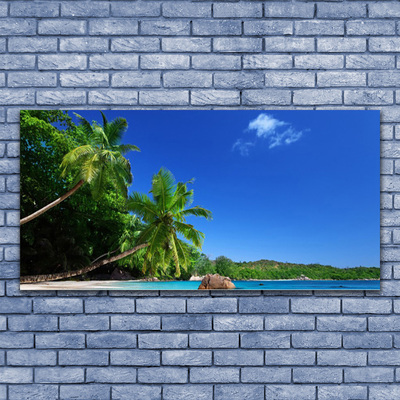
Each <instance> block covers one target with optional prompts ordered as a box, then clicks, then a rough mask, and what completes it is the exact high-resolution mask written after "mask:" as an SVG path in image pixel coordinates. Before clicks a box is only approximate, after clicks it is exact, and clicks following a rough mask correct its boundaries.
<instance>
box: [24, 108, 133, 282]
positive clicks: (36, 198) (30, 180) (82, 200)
mask: <svg viewBox="0 0 400 400" xmlns="http://www.w3.org/2000/svg"><path fill="white" fill-rule="evenodd" d="M20 132H21V216H22V217H24V216H27V215H30V214H31V213H33V212H34V211H36V210H38V209H39V208H41V207H43V206H45V205H46V204H48V203H50V202H51V201H53V200H55V199H56V198H57V197H59V196H60V195H62V194H64V193H65V192H66V191H67V190H68V189H69V188H70V187H71V186H72V185H73V182H74V180H75V179H76V178H75V176H74V175H73V174H72V173H67V172H66V173H65V174H64V175H63V176H61V169H60V164H61V162H62V160H63V158H64V156H65V155H66V154H68V153H69V152H71V151H72V150H73V149H75V148H77V147H79V146H84V145H86V144H88V143H91V140H92V139H91V137H90V132H89V130H88V129H84V128H83V126H81V125H79V126H76V125H74V124H73V122H72V120H71V118H70V116H69V115H68V113H66V112H62V111H57V110H50V111H37V110H29V111H21V128H20ZM114 136H115V134H114ZM114 136H113V137H114ZM113 140H114V139H113ZM71 172H74V171H71ZM125 206H126V204H125V198H124V195H123V194H121V193H120V192H118V191H115V190H114V189H113V186H112V184H111V182H107V184H106V191H105V193H104V194H103V196H102V197H101V200H99V201H96V200H95V199H94V198H93V197H92V196H91V190H90V188H89V187H88V186H87V185H84V186H82V187H81V188H80V189H79V190H78V191H77V192H75V194H74V195H73V196H71V197H69V198H68V199H67V200H65V201H64V202H62V203H61V204H59V205H58V206H56V207H54V208H52V209H51V210H49V211H48V212H46V213H44V214H42V215H41V216H40V217H38V218H36V219H34V220H33V221H31V222H29V223H27V224H24V225H22V226H21V275H34V274H47V273H55V272H63V271H69V270H75V269H77V268H79V267H81V266H84V265H88V264H89V263H90V262H89V261H90V260H94V259H96V258H97V257H99V256H101V255H104V254H106V255H107V253H109V252H112V251H114V250H116V249H118V244H119V240H120V238H121V236H122V235H123V233H124V232H125V230H126V226H127V224H128V223H129V221H130V219H131V217H130V215H129V214H128V212H127V211H126V207H125Z"/></svg>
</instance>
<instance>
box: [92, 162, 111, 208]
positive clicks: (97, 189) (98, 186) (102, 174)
mask: <svg viewBox="0 0 400 400" xmlns="http://www.w3.org/2000/svg"><path fill="white" fill-rule="evenodd" d="M106 184H107V171H106V169H105V168H104V166H103V167H100V168H97V169H96V173H95V174H94V177H93V179H92V184H91V185H90V189H91V191H92V196H93V198H94V199H95V200H98V199H99V198H100V197H101V195H102V194H103V193H104V191H105V188H106Z"/></svg>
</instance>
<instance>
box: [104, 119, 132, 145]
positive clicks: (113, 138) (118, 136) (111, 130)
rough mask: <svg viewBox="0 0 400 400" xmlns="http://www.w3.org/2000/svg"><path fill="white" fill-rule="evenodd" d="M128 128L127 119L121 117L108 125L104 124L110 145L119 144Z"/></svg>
mask: <svg viewBox="0 0 400 400" xmlns="http://www.w3.org/2000/svg"><path fill="white" fill-rule="evenodd" d="M127 129H128V123H127V122H126V119H125V118H120V117H117V118H115V119H114V120H112V121H111V122H110V123H109V124H107V126H104V132H105V134H106V135H107V139H108V143H109V144H110V146H114V145H117V144H119V143H120V141H121V140H122V136H123V134H124V133H125V132H126V130H127Z"/></svg>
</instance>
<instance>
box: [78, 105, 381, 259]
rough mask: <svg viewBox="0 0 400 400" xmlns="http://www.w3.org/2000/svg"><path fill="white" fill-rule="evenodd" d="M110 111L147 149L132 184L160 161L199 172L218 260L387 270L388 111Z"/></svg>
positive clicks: (179, 170)
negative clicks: (383, 170) (384, 129)
mask: <svg viewBox="0 0 400 400" xmlns="http://www.w3.org/2000/svg"><path fill="white" fill-rule="evenodd" d="M77 113H79V114H80V115H82V116H84V117H85V118H86V119H88V120H89V121H92V120H97V121H101V115H100V113H99V112H98V111H82V110H79V111H77ZM105 114H106V116H107V118H108V119H109V120H112V119H113V118H115V117H118V116H119V117H124V118H126V119H127V121H128V125H129V127H128V131H127V133H126V134H125V137H124V142H125V143H131V144H135V145H137V146H138V147H139V148H140V149H141V153H129V154H128V155H127V158H129V160H130V161H131V164H132V173H133V175H134V182H133V184H132V186H131V187H130V191H139V192H146V193H147V192H148V191H149V190H150V186H151V177H152V175H153V174H154V173H156V172H157V171H158V170H159V169H160V167H166V168H168V169H169V170H170V171H171V172H172V173H173V174H174V176H175V178H176V179H177V180H179V181H187V180H189V179H191V178H195V183H194V185H193V186H192V188H193V189H194V198H195V200H194V205H201V206H203V207H205V208H208V209H209V210H211V211H212V212H213V217H214V218H213V221H205V220H202V219H200V218H193V219H191V220H190V221H189V222H191V223H193V224H195V226H196V227H197V228H198V229H199V230H201V231H203V232H204V233H205V235H206V238H205V242H204V246H203V252H204V253H205V254H207V255H209V256H210V257H211V258H215V257H217V256H219V255H225V256H227V257H229V258H231V259H233V260H235V261H255V260H259V259H272V260H276V261H282V262H286V261H287V262H295V263H305V264H308V263H321V264H330V265H333V266H336V267H353V266H360V265H363V266H377V267H379V259H380V246H379V235H380V234H379V201H380V200H379V191H380V189H379V166H380V160H379V111H300V110H298V111H260V110H249V111H248V110H246V111H244V110H243V111H242V110H235V111H233V110H232V111H166V110H164V111H160V110H151V111H150V110H149V111H139V110H137V111H136V110H135V111H129V110H120V111H105Z"/></svg>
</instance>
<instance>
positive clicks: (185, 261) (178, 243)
mask: <svg viewBox="0 0 400 400" xmlns="http://www.w3.org/2000/svg"><path fill="white" fill-rule="evenodd" d="M174 240H175V247H176V250H177V252H178V257H179V262H180V264H181V265H182V267H183V268H184V270H185V271H186V270H187V267H188V265H189V263H190V255H189V246H188V245H187V244H186V243H185V242H183V241H182V240H179V238H178V237H177V235H176V234H174Z"/></svg>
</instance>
